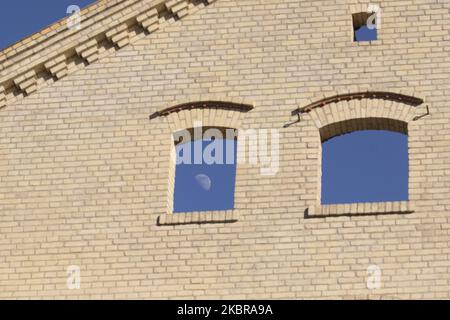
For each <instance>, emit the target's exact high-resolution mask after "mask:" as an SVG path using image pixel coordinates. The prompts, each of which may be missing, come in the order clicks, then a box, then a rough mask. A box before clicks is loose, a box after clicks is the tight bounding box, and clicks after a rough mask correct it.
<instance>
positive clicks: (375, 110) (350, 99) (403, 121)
mask: <svg viewBox="0 0 450 320" xmlns="http://www.w3.org/2000/svg"><path fill="white" fill-rule="evenodd" d="M422 103H423V100H422V99H420V98H417V97H414V96H411V95H406V94H401V93H395V92H384V91H367V92H356V93H346V94H338V95H333V96H330V97H325V98H321V99H318V100H316V101H314V102H312V103H310V104H308V105H306V106H305V107H303V108H301V109H300V113H303V114H305V113H308V114H309V115H310V117H311V119H312V120H313V122H314V124H315V125H316V127H317V128H318V129H319V130H320V133H321V137H322V140H323V141H325V140H327V139H330V138H332V137H334V136H337V135H340V134H344V133H349V132H352V131H357V130H370V129H379V130H390V131H396V132H402V133H405V134H406V133H407V124H408V122H410V121H412V120H413V119H414V117H415V116H416V112H415V107H417V106H419V105H421V104H422Z"/></svg>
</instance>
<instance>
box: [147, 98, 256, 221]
mask: <svg viewBox="0 0 450 320" xmlns="http://www.w3.org/2000/svg"><path fill="white" fill-rule="evenodd" d="M252 109H253V106H252V105H251V104H249V103H244V102H243V101H241V100H233V101H230V100H228V101H227V100H226V98H222V99H221V98H217V97H209V96H208V97H206V96H204V97H203V99H201V98H200V99H198V100H197V99H193V100H192V102H183V103H174V104H173V105H172V106H168V107H166V108H164V109H162V111H159V112H156V113H153V114H152V115H151V116H150V119H154V118H157V117H164V118H165V119H166V121H167V123H168V125H169V128H170V136H171V139H170V143H171V146H170V150H171V156H170V164H169V175H168V196H167V211H166V214H164V215H161V216H159V218H158V223H159V224H165V225H170V224H190V223H204V222H232V221H235V220H236V219H237V214H236V212H235V210H226V211H211V212H201V213H200V212H192V213H184V214H173V201H174V186H175V164H176V153H175V146H176V144H177V143H178V142H180V141H178V139H177V138H176V136H178V138H179V137H180V134H179V132H180V131H187V132H188V133H189V134H190V136H191V138H192V139H194V138H195V137H194V134H193V131H194V130H195V128H198V127H200V126H201V127H202V131H203V132H204V131H205V130H206V129H211V128H214V129H218V130H219V131H220V132H221V133H224V134H226V130H227V129H231V130H232V131H234V134H236V130H238V129H239V128H240V127H241V118H242V114H244V113H245V112H248V111H250V110H252Z"/></svg>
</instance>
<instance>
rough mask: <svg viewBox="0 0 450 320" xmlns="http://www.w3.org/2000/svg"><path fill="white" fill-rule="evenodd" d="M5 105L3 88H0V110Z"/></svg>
mask: <svg viewBox="0 0 450 320" xmlns="http://www.w3.org/2000/svg"><path fill="white" fill-rule="evenodd" d="M5 105H6V96H5V88H4V87H3V86H0V108H2V107H4V106H5Z"/></svg>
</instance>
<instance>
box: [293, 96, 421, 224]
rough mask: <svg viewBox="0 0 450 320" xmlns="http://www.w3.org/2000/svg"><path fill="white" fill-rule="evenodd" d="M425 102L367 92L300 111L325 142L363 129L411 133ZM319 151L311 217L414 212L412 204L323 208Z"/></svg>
mask: <svg viewBox="0 0 450 320" xmlns="http://www.w3.org/2000/svg"><path fill="white" fill-rule="evenodd" d="M423 102H424V101H423V100H422V99H421V98H417V97H415V96H413V95H407V94H404V93H395V92H385V91H367V92H356V93H345V94H335V95H330V96H327V97H320V98H318V99H316V100H314V101H310V102H309V103H308V104H306V105H305V106H304V107H302V108H300V110H299V112H300V113H301V114H303V116H306V115H308V116H309V117H310V119H311V120H312V121H313V123H314V125H315V126H316V127H317V129H318V132H319V134H320V140H321V142H325V141H327V140H328V139H331V138H333V137H335V136H338V135H342V134H346V133H350V132H353V131H359V130H388V131H394V132H400V133H404V134H408V123H409V122H410V121H413V120H414V118H415V117H416V116H417V112H416V109H417V108H416V107H417V106H419V105H421V104H422V103H423ZM419 112H420V111H419ZM318 152H319V153H318V162H319V163H318V176H319V178H318V184H317V204H316V206H315V208H311V211H310V215H311V216H327V215H345V214H352V212H355V213H361V212H363V213H364V214H378V213H385V212H391V211H392V210H394V209H392V208H397V207H398V211H399V212H411V210H412V209H411V207H410V204H409V203H408V202H398V203H396V202H394V203H391V202H386V203H384V202H383V203H375V204H370V203H361V204H357V205H356V204H348V205H347V204H346V205H321V191H322V190H321V189H322V186H321V180H322V179H321V176H322V156H321V154H322V150H321V148H319V150H318ZM356 207H358V209H355V208H356ZM395 210H397V209H395Z"/></svg>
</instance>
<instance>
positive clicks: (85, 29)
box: [0, 0, 215, 107]
mask: <svg viewBox="0 0 450 320" xmlns="http://www.w3.org/2000/svg"><path fill="white" fill-rule="evenodd" d="M214 1H215V0H182V1H180V0H112V1H99V2H98V3H96V4H94V5H92V6H89V7H88V8H86V9H85V10H83V11H82V12H81V15H82V17H83V20H82V21H81V28H80V29H79V30H73V29H70V28H68V27H67V19H64V20H62V21H59V22H57V23H55V24H54V25H52V26H50V27H48V28H47V29H45V30H43V31H41V32H40V33H38V34H36V35H33V36H32V37H29V38H26V39H24V40H22V41H21V42H19V43H17V44H15V45H13V46H11V47H9V48H7V49H5V50H3V51H2V52H0V88H1V89H0V107H2V106H5V105H7V104H8V103H9V102H10V101H11V102H12V101H13V100H15V99H17V98H18V97H20V96H21V95H20V93H22V96H27V95H30V94H32V93H33V92H35V91H37V90H38V89H39V88H40V87H41V86H43V85H45V84H46V83H47V82H48V81H49V80H50V79H53V81H57V80H59V79H61V78H63V77H64V76H66V75H68V74H70V72H72V70H76V69H77V68H74V67H72V66H75V65H76V66H83V65H84V66H86V65H89V64H92V63H95V62H96V61H97V60H99V59H101V57H102V55H103V54H107V53H108V52H110V50H108V49H109V48H111V47H113V48H115V49H116V50H118V49H120V48H123V47H124V46H126V45H127V44H129V43H132V42H133V41H134V40H135V39H137V37H136V36H137V35H139V34H142V33H144V34H150V33H152V32H155V31H156V30H158V29H159V28H160V27H161V26H162V25H164V24H165V23H166V22H173V21H176V20H178V19H180V18H182V17H184V16H186V15H187V14H190V13H193V12H195V11H196V10H198V9H201V8H203V7H204V6H206V5H209V4H210V3H212V2H214ZM80 62H81V63H80ZM83 62H84V63H83ZM53 81H52V82H53ZM49 83H50V82H49ZM12 93H14V94H12Z"/></svg>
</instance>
